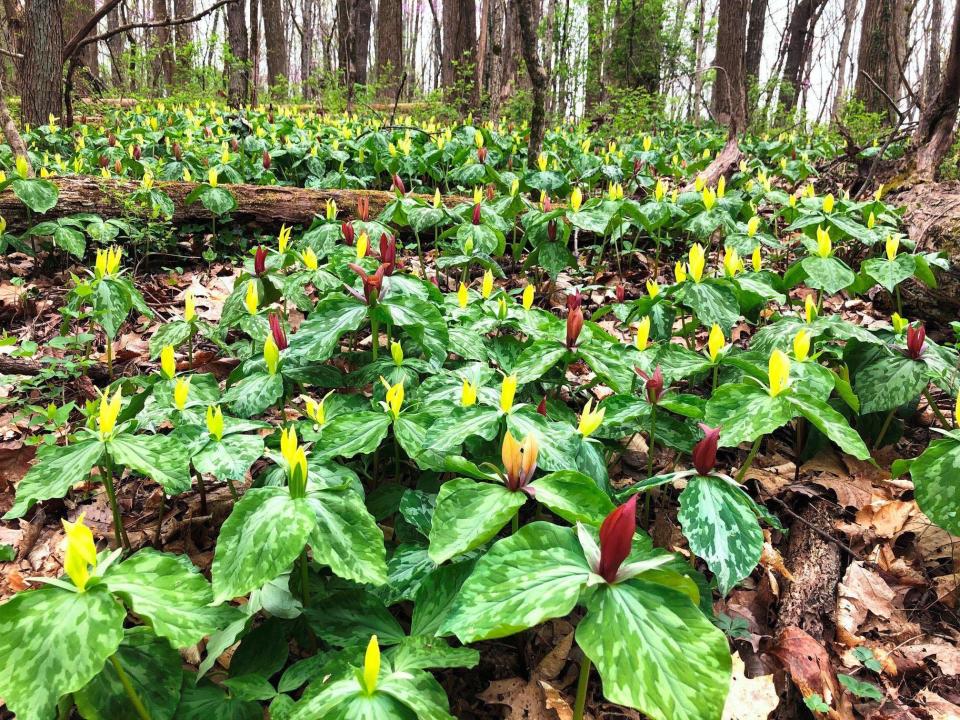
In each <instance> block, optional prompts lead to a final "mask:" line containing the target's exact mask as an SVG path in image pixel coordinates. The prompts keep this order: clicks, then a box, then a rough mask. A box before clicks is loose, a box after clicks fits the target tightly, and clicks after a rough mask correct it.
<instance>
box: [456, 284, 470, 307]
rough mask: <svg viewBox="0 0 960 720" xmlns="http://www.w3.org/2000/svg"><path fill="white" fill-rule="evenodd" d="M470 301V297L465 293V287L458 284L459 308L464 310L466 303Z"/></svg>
mask: <svg viewBox="0 0 960 720" xmlns="http://www.w3.org/2000/svg"><path fill="white" fill-rule="evenodd" d="M469 300H470V295H469V293H468V292H467V286H466V285H464V284H463V283H460V287H458V288H457V304H458V305H459V306H460V307H461V308H465V307H466V306H467V303H468V302H469Z"/></svg>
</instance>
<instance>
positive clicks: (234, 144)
mask: <svg viewBox="0 0 960 720" xmlns="http://www.w3.org/2000/svg"><path fill="white" fill-rule="evenodd" d="M230 150H232V151H233V152H237V151H238V150H240V143H239V142H238V141H237V139H236V138H230Z"/></svg>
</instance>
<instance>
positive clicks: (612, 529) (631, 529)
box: [597, 495, 638, 583]
mask: <svg viewBox="0 0 960 720" xmlns="http://www.w3.org/2000/svg"><path fill="white" fill-rule="evenodd" d="M637 497H638V496H637V495H632V496H631V497H630V499H629V500H627V501H626V502H625V503H624V504H623V505H621V506H620V507H618V508H617V509H616V510H614V511H613V512H612V513H610V514H609V515H607V517H606V518H605V519H604V521H603V524H602V525H601V526H600V563H599V565H598V567H597V574H598V575H599V576H600V577H602V578H603V579H604V580H606V581H607V582H608V583H612V582H614V581H616V579H617V571H618V570H619V569H620V566H621V565H623V561H624V560H626V559H627V556H628V555H630V548H631V545H632V544H633V535H634V533H635V532H636V531H637Z"/></svg>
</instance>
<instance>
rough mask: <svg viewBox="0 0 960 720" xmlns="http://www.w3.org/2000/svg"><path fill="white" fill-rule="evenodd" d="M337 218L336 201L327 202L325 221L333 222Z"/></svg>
mask: <svg viewBox="0 0 960 720" xmlns="http://www.w3.org/2000/svg"><path fill="white" fill-rule="evenodd" d="M336 217H337V201H336V200H327V220H335V219H336Z"/></svg>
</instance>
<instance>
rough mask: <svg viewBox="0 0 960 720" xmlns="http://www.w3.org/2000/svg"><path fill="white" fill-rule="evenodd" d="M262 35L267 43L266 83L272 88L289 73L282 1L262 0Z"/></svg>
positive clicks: (288, 56)
mask: <svg viewBox="0 0 960 720" xmlns="http://www.w3.org/2000/svg"><path fill="white" fill-rule="evenodd" d="M262 6H263V35H264V38H265V39H266V41H267V43H266V45H267V84H268V85H269V86H270V87H271V88H273V87H275V86H277V85H279V84H281V83H283V82H285V81H286V79H287V78H288V77H289V75H290V55H289V53H288V52H287V40H288V38H287V33H286V26H285V24H284V22H283V2H282V1H281V0H263V1H262Z"/></svg>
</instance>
